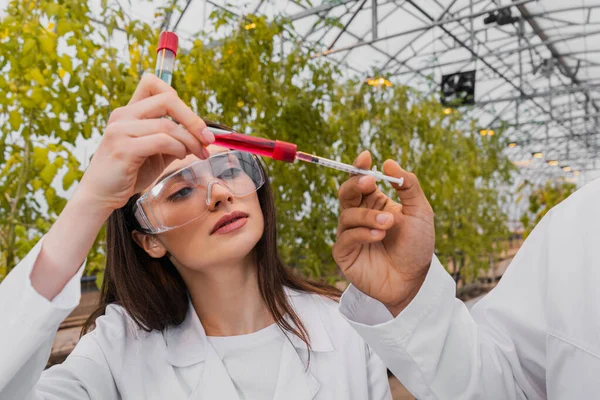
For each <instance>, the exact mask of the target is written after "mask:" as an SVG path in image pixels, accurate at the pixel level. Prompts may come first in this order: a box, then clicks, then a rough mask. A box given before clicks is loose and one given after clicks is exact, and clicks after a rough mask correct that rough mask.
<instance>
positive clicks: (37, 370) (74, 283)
mask: <svg viewBox="0 0 600 400" xmlns="http://www.w3.org/2000/svg"><path fill="white" fill-rule="evenodd" d="M41 247H42V241H41V240H40V241H39V242H38V243H37V244H36V246H35V247H34V248H33V249H32V250H31V251H30V252H29V254H28V255H27V256H26V257H25V258H24V259H23V260H22V261H21V262H20V263H19V264H18V265H17V266H16V267H15V268H14V269H13V270H12V271H11V272H10V273H9V274H8V276H6V278H5V279H4V281H3V282H2V283H1V284H0V321H2V329H0V360H2V361H1V362H0V399H23V398H26V396H27V395H28V394H30V392H31V391H32V389H33V388H34V387H35V385H36V383H37V381H38V380H39V379H40V375H41V374H42V371H43V370H44V368H45V366H46V362H47V361H48V356H49V355H50V350H51V348H52V342H53V340H54V337H55V335H56V332H57V330H58V326H59V324H60V323H61V322H62V321H63V320H64V319H65V318H66V317H67V316H68V315H69V314H70V312H71V311H72V310H73V309H74V308H75V307H76V306H77V305H78V304H79V299H80V297H81V288H80V278H81V274H82V273H83V268H84V266H83V265H82V266H81V268H80V269H79V271H78V272H77V273H76V274H75V276H73V278H71V280H70V281H69V282H68V283H67V285H66V286H65V287H64V289H63V290H62V291H61V292H60V293H59V294H58V295H57V296H56V297H55V298H54V299H53V300H52V301H48V300H47V299H46V298H45V297H43V296H42V295H40V294H39V293H38V292H37V291H36V290H35V289H34V288H33V286H32V285H31V280H30V278H29V276H30V274H31V271H32V270H33V266H34V264H35V261H36V259H37V257H38V255H39V253H40V250H41ZM29 398H32V397H29ZM42 398H43V397H42Z"/></svg>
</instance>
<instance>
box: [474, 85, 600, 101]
mask: <svg viewBox="0 0 600 400" xmlns="http://www.w3.org/2000/svg"><path fill="white" fill-rule="evenodd" d="M590 90H600V85H588V86H574V87H565V88H556V89H554V88H553V89H551V90H548V91H545V92H533V93H522V94H521V95H520V96H512V97H503V98H498V99H492V100H480V101H477V102H476V103H475V105H476V106H485V105H488V104H494V103H502V102H505V101H517V100H530V99H534V98H536V97H548V96H555V95H560V94H568V93H579V92H582V93H585V92H587V91H590Z"/></svg>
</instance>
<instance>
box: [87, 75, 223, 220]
mask: <svg viewBox="0 0 600 400" xmlns="http://www.w3.org/2000/svg"><path fill="white" fill-rule="evenodd" d="M167 115H168V116H171V117H172V118H173V119H175V120H177V121H179V122H180V123H181V125H178V124H177V123H175V122H173V121H172V120H170V119H168V118H163V117H165V116H167ZM212 142H214V135H213V134H212V133H211V132H210V131H208V129H206V124H205V123H204V121H202V119H201V118H200V117H198V116H197V115H196V114H194V112H193V111H192V110H191V109H190V108H189V107H188V106H187V105H185V104H184V103H183V101H182V100H181V99H180V98H179V97H178V96H177V93H176V92H175V90H174V89H173V88H172V87H170V86H169V85H167V84H166V83H165V82H163V81H162V80H160V79H159V78H157V77H156V76H154V75H150V74H148V75H145V76H144V77H143V78H142V81H141V82H140V84H139V86H138V87H137V89H136V91H135V93H134V94H133V96H132V98H131V100H130V101H129V104H127V106H125V107H121V108H117V109H115V110H114V111H113V112H112V114H111V116H110V119H109V121H108V124H107V126H106V130H105V132H104V136H103V137H102V141H101V142H100V146H99V147H98V149H97V151H96V153H95V154H94V157H93V158H92V161H91V163H90V165H89V167H88V169H87V170H86V172H85V174H84V176H83V179H82V181H81V183H80V184H79V187H78V189H77V190H78V192H79V193H76V195H77V194H80V195H82V196H83V197H84V198H86V199H87V201H91V203H92V204H94V205H95V206H97V207H100V208H102V209H104V210H107V211H108V212H111V211H112V210H115V209H117V208H120V207H122V206H124V205H125V203H126V202H127V200H128V199H129V198H130V197H131V196H132V195H133V194H134V193H137V192H140V191H142V190H143V189H144V188H146V187H147V186H148V185H150V184H151V183H152V182H153V181H154V180H155V179H156V178H158V176H159V174H160V173H161V172H162V171H163V170H164V168H165V166H166V165H168V164H169V163H170V162H171V161H173V160H174V159H176V158H177V159H182V158H185V157H186V156H187V155H188V154H192V153H193V154H195V155H196V156H198V157H199V158H202V159H204V158H207V157H208V151H207V150H206V149H205V148H204V146H205V145H208V144H210V143H212ZM82 193H83V194H82Z"/></svg>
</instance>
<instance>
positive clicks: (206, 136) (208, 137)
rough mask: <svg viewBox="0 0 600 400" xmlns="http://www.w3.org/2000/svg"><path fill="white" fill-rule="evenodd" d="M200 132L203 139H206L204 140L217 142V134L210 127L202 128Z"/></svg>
mask: <svg viewBox="0 0 600 400" xmlns="http://www.w3.org/2000/svg"><path fill="white" fill-rule="evenodd" d="M200 134H201V135H202V139H204V142H206V143H214V142H215V135H214V133H212V132H211V131H210V130H209V129H208V128H204V129H202V132H201V133H200Z"/></svg>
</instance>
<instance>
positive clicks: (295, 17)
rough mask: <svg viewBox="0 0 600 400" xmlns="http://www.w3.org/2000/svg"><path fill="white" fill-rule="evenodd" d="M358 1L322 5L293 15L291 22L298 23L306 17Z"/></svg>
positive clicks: (348, 0)
mask: <svg viewBox="0 0 600 400" xmlns="http://www.w3.org/2000/svg"><path fill="white" fill-rule="evenodd" d="M357 1H358V0H341V1H337V2H335V3H329V4H321V5H320V6H317V7H313V8H310V9H308V10H304V11H300V12H299V13H297V14H294V15H292V16H291V17H290V20H292V21H296V20H299V19H302V18H305V17H310V16H311V15H315V14H318V13H320V12H323V11H329V10H331V9H332V8H336V7H339V6H342V5H344V4H348V3H356V2H357Z"/></svg>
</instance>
